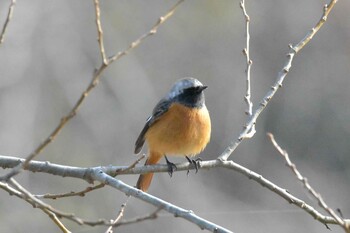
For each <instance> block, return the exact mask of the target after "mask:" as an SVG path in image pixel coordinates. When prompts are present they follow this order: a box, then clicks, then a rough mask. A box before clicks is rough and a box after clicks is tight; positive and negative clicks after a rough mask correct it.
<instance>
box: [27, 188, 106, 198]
mask: <svg viewBox="0 0 350 233" xmlns="http://www.w3.org/2000/svg"><path fill="white" fill-rule="evenodd" d="M104 186H105V184H98V185H94V186H89V187H87V188H85V189H84V190H82V191H78V192H69V193H60V194H50V193H46V194H35V195H34V197H36V198H40V199H59V198H64V197H76V196H79V197H84V196H85V195H86V193H88V192H91V191H94V190H96V189H100V188H103V187H104Z"/></svg>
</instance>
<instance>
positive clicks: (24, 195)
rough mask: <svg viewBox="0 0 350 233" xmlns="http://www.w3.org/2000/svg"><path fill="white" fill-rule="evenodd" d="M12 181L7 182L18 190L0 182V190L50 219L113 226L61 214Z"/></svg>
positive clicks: (105, 221)
mask: <svg viewBox="0 0 350 233" xmlns="http://www.w3.org/2000/svg"><path fill="white" fill-rule="evenodd" d="M13 180H14V179H13V178H10V180H9V182H10V183H11V184H13V185H15V186H16V188H17V187H19V189H20V190H16V189H14V188H12V187H10V186H9V185H8V184H7V183H3V182H0V188H2V189H3V190H5V191H7V192H8V193H9V194H11V195H14V196H16V197H18V198H21V199H23V200H25V201H27V202H28V203H30V204H31V205H32V206H33V207H34V208H39V209H41V210H43V211H44V212H45V213H47V214H49V216H50V218H52V216H51V215H50V213H51V214H52V215H55V216H56V217H57V218H65V219H68V220H70V221H73V222H75V223H77V224H79V225H87V226H99V225H103V226H111V225H113V224H112V223H111V222H110V221H107V220H105V219H98V220H96V221H91V220H85V219H82V218H79V217H77V216H75V214H73V213H65V212H62V211H60V210H57V209H55V208H53V207H51V206H50V205H48V204H46V203H45V202H43V201H41V200H39V199H37V198H36V197H34V195H33V194H31V193H30V192H29V191H28V190H26V189H25V188H23V187H21V186H20V185H19V184H18V183H17V182H15V183H13ZM20 187H21V188H20ZM68 232H69V231H68Z"/></svg>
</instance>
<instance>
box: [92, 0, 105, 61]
mask: <svg viewBox="0 0 350 233" xmlns="http://www.w3.org/2000/svg"><path fill="white" fill-rule="evenodd" d="M94 3H95V12H96V27H97V33H98V38H97V40H98V44H99V46H100V52H101V57H102V62H103V64H105V65H107V57H106V52H105V47H104V44H103V31H102V26H101V11H100V2H99V0H94Z"/></svg>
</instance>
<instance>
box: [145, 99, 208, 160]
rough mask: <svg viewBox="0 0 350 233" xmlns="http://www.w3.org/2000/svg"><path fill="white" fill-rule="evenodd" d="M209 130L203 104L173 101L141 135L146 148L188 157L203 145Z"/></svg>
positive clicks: (206, 142)
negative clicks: (195, 105) (146, 144)
mask: <svg viewBox="0 0 350 233" xmlns="http://www.w3.org/2000/svg"><path fill="white" fill-rule="evenodd" d="M210 133H211V123H210V117H209V112H208V110H207V108H206V107H205V106H204V107H202V108H200V109H198V108H188V107H185V106H183V105H181V104H178V103H174V104H172V105H171V106H170V107H169V110H168V111H167V112H166V113H164V115H162V116H161V118H160V119H159V120H158V121H157V122H156V123H154V124H153V125H152V126H151V127H150V129H149V130H148V131H147V133H146V135H145V136H146V141H147V143H148V147H149V150H150V151H155V152H158V153H160V154H162V155H182V156H183V155H187V156H191V155H196V154H198V153H199V152H201V151H202V150H203V149H204V148H205V146H206V145H207V144H208V142H209V140H210Z"/></svg>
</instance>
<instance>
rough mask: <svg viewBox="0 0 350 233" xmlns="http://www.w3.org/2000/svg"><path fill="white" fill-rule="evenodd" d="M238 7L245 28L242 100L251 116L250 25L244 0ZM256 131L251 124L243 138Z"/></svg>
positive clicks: (252, 134) (250, 136)
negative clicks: (244, 83) (244, 68)
mask: <svg viewBox="0 0 350 233" xmlns="http://www.w3.org/2000/svg"><path fill="white" fill-rule="evenodd" d="M239 6H240V8H241V9H242V12H243V15H244V18H245V22H246V23H245V28H246V47H245V48H244V49H243V54H244V56H245V57H246V62H247V68H246V74H247V78H246V88H247V90H246V94H245V96H244V100H245V102H246V103H247V110H246V112H245V113H246V114H247V115H248V116H249V118H250V117H252V115H253V102H252V100H251V88H250V86H251V85H250V70H251V67H252V64H253V61H252V60H251V59H250V33H249V25H250V17H249V15H248V13H247V10H246V8H245V1H244V0H242V1H241V2H240V3H239ZM255 133H256V130H255V125H253V127H251V129H250V131H249V132H247V134H246V135H244V138H252V137H253V136H254V134H255Z"/></svg>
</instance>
